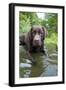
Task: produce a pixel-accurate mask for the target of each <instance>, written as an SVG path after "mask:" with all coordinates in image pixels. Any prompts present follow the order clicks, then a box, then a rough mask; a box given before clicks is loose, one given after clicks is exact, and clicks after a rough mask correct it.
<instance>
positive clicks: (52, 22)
mask: <svg viewBox="0 0 66 90" xmlns="http://www.w3.org/2000/svg"><path fill="white" fill-rule="evenodd" d="M44 16H45V17H44V19H41V18H39V17H38V15H37V13H36V12H20V13H19V33H20V34H22V33H26V32H28V31H29V30H30V28H31V26H32V25H42V26H44V27H46V29H47V31H48V36H47V38H46V39H45V43H46V44H50V43H53V44H57V41H58V40H57V39H58V36H57V34H58V33H57V28H58V16H57V14H56V13H44Z"/></svg>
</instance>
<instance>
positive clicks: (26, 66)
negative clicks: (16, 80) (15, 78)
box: [19, 63, 31, 68]
mask: <svg viewBox="0 0 66 90" xmlns="http://www.w3.org/2000/svg"><path fill="white" fill-rule="evenodd" d="M19 66H20V67H22V68H30V67H31V64H27V63H20V65H19Z"/></svg>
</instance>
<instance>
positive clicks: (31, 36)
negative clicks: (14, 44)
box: [19, 25, 47, 62]
mask: <svg viewBox="0 0 66 90" xmlns="http://www.w3.org/2000/svg"><path fill="white" fill-rule="evenodd" d="M46 35H47V30H46V29H45V27H42V26H39V25H34V26H32V28H31V30H30V31H29V32H28V33H27V34H26V35H22V36H20V37H19V38H20V45H24V46H25V49H26V52H27V54H28V56H29V58H30V59H31V60H32V62H34V60H33V59H32V57H31V52H42V53H44V54H45V55H46V53H45V50H44V39H45V37H46Z"/></svg>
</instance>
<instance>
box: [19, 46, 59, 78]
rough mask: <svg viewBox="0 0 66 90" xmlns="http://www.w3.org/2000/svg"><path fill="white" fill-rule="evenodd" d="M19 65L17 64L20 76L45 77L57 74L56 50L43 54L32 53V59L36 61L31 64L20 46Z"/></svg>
mask: <svg viewBox="0 0 66 90" xmlns="http://www.w3.org/2000/svg"><path fill="white" fill-rule="evenodd" d="M19 49H20V51H19V52H20V54H19V58H20V65H19V75H20V78H27V77H47V76H57V73H58V59H57V51H56V50H53V52H51V53H50V51H49V55H48V56H45V55H44V54H42V53H32V54H31V55H32V57H33V59H34V60H35V61H36V64H35V65H33V64H32V62H31V61H30V60H29V58H28V56H27V54H26V51H25V49H24V48H23V47H22V46H20V47H19Z"/></svg>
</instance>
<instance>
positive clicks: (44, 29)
mask: <svg viewBox="0 0 66 90" xmlns="http://www.w3.org/2000/svg"><path fill="white" fill-rule="evenodd" d="M42 29H43V39H45V37H46V36H47V35H48V31H47V29H46V28H45V27H43V26H42Z"/></svg>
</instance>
